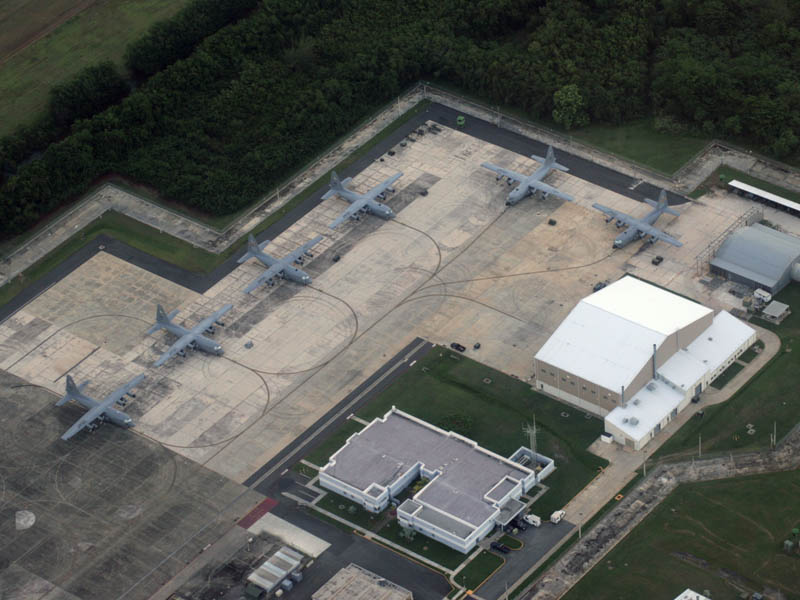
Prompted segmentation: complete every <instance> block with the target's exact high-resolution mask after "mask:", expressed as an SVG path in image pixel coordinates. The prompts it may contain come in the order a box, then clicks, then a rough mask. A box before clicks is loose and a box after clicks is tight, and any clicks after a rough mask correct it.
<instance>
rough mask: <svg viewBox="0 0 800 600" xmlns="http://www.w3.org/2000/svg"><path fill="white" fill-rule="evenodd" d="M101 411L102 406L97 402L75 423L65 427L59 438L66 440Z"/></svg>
mask: <svg viewBox="0 0 800 600" xmlns="http://www.w3.org/2000/svg"><path fill="white" fill-rule="evenodd" d="M102 412H103V408H102V407H101V406H100V405H99V404H98V405H97V406H95V407H94V408H93V409H92V410H90V411H89V412H87V413H86V414H84V415H83V416H82V417H81V418H80V419H78V420H77V421H75V423H74V424H73V425H72V427H70V428H69V429H67V430H66V431H65V432H64V434H63V435H62V436H61V439H62V440H64V441H67V440H68V439H70V438H71V437H72V436H74V435H75V434H76V433H78V432H79V431H81V430H82V429H83V428H84V427H86V426H87V425H88V424H89V423H91V422H92V421H94V420H95V419H96V418H97V417H99V416H100V414H101V413H102Z"/></svg>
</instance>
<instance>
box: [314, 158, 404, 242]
mask: <svg viewBox="0 0 800 600" xmlns="http://www.w3.org/2000/svg"><path fill="white" fill-rule="evenodd" d="M402 176H403V174H402V173H398V174H397V175H392V176H391V177H389V179H387V180H386V181H384V182H382V183H380V184H378V185H377V186H375V187H374V188H372V189H371V190H370V191H368V192H367V193H366V194H359V193H358V192H354V191H353V190H349V189H347V187H346V186H347V184H348V183H350V182H351V181H352V178H351V177H348V178H347V179H345V180H344V181H339V176H338V175H337V174H336V171H334V172H333V173H332V174H331V189H330V190H329V191H327V192H325V195H324V196H323V197H322V199H323V200H326V199H328V198H330V197H331V196H335V195H336V194H338V195H339V196H341V197H342V198H344V199H345V200H347V201H348V202H349V203H350V206H348V207H347V210H346V211H344V212H343V213H342V214H341V215H340V216H339V218H338V219H336V220H335V221H334V222H333V223H331V224H330V225H329V227H330V228H331V229H335V228H336V227H338V226H339V225H341V224H342V223H344V222H345V221H346V220H347V219H354V220H356V221H358V220H360V219H361V215H362V214H365V213H371V214H373V215H376V216H378V217H380V218H381V219H393V218H394V212H392V209H391V208H389V207H388V206H386V205H385V204H381V203H380V202H378V201H377V200H375V199H376V198H380V199H381V200H383V199H384V198H385V195H386V192H387V191H389V192H394V190H393V189H392V188H391V187H390V186H391V185H392V184H393V183H394V182H395V181H397V180H398V179H400V178H401V177H402Z"/></svg>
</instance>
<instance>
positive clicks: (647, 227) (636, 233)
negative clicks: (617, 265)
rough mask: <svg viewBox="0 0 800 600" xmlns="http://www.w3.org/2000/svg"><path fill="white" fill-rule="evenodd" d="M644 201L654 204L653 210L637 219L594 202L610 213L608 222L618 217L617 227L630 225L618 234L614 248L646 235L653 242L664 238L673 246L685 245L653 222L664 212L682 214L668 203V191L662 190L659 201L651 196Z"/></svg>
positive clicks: (593, 206) (601, 209) (593, 205)
mask: <svg viewBox="0 0 800 600" xmlns="http://www.w3.org/2000/svg"><path fill="white" fill-rule="evenodd" d="M644 201H645V202H647V204H649V205H650V206H652V207H653V210H651V211H650V212H649V213H648V214H647V215H645V216H644V217H643V218H642V219H635V218H634V217H632V216H630V215H626V214H625V213H623V212H619V211H618V210H614V209H613V208H609V207H607V206H603V205H602V204H597V203H595V204H592V208H596V209H597V210H599V211H600V212H603V213H605V214H606V215H608V216H607V217H606V223H610V222H611V221H613V220H615V219H616V221H617V223H616V225H617V228H620V227H622V226H623V225H627V226H628V228H627V229H626V230H625V231H623V232H622V233H621V234H620V235H618V236H617V239H615V240H614V248H624V247H625V246H627V245H628V244H630V243H631V242H632V241H634V240H638V239H641V238H643V237H644V236H646V235H649V236H650V240H649V241H650V243H651V244H654V243H655V241H656V240H663V241H665V242H668V243H670V244H672V245H673V246H678V247H679V248H680V247H681V246H683V244H682V243H681V242H679V241H678V240H676V239H675V238H674V237H671V236H669V235H667V234H666V233H664V232H663V231H661V230H660V229H656V228H655V227H653V223H655V222H656V221H657V220H658V217H660V216H661V215H663V214H664V213H667V214H670V215H675V216H676V217H677V216H679V215H680V213H679V212H676V211H675V210H673V209H671V208H670V207H669V205H668V203H667V192H665V191H664V190H661V194H659V196H658V202H655V201H654V200H651V199H650V198H645V199H644Z"/></svg>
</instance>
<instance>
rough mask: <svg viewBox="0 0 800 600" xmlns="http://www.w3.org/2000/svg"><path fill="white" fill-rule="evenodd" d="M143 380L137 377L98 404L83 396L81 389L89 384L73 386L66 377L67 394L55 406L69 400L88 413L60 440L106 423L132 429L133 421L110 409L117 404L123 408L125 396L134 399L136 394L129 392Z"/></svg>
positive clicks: (86, 382) (120, 412)
mask: <svg viewBox="0 0 800 600" xmlns="http://www.w3.org/2000/svg"><path fill="white" fill-rule="evenodd" d="M143 379H144V375H137V376H136V377H134V378H133V379H131V380H130V381H129V382H128V383H126V384H125V385H123V386H121V387H118V388H117V389H116V390H114V391H113V392H111V393H110V394H109V395H108V396H106V398H105V399H104V400H103V401H102V402H98V401H97V400H93V399H92V398H89V396H86V395H84V394H83V388H85V387H86V384H88V383H89V382H88V381H84V382H83V383H82V384H80V385H75V382H74V381H73V380H72V377H70V376H69V375H67V393H66V395H65V396H64V397H63V398H61V400H59V401H58V402H56V406H63V405H64V404H66V403H67V402H69V401H70V400H75V401H76V402H77V403H78V404H80V405H81V406H83V407H84V408H88V409H89V411H88V412H87V413H86V414H85V415H83V416H82V417H81V418H80V419H78V420H77V421H76V422H75V424H74V425H73V426H72V427H70V428H69V429H67V431H66V432H64V435H62V436H61V439H62V440H68V439H70V438H71V437H72V436H74V435H75V434H76V433H78V432H79V431H81V430H82V429H88V430H89V431H94V430H95V429H97V428H98V427H100V425H102V424H103V423H105V422H106V421H108V422H109V423H113V424H114V425H116V426H117V427H123V428H125V429H127V428H128V427H133V425H134V423H133V419H131V418H130V417H129V416H128V415H126V414H125V413H124V412H122V411H121V410H117V409H116V408H112V406H113V405H114V404H118V405H119V406H123V407H124V406H125V405H126V404H127V403H128V400H127V399H126V398H125V396H126V395H127V396H130V397H131V398H135V397H136V394H132V393H131V390H132V389H133V388H135V387H136V386H137V385H139V384H140V383H141V382H142V380H143Z"/></svg>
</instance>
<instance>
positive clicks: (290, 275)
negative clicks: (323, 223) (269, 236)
mask: <svg viewBox="0 0 800 600" xmlns="http://www.w3.org/2000/svg"><path fill="white" fill-rule="evenodd" d="M321 241H322V236H321V235H318V236H317V237H315V238H314V239H313V240H311V241H310V242H307V243H305V244H303V245H302V246H300V247H299V248H297V249H296V250H293V251H292V252H290V253H289V254H287V255H286V256H284V257H283V258H274V257H272V256H270V255H269V254H267V253H266V252H262V250H263V249H264V247H265V246H266V245H267V244H269V240H267V241H265V242H261V243H260V244H259V243H257V242H256V238H254V237H253V235H252V234H250V235H249V236H248V238H247V252H246V253H245V254H244V256H242V257H241V258H240V259H239V261H238V262H239V264H242V263H243V262H245V261H247V260H249V259H250V258H256V259H258V261H259V262H260V263H261V264H262V265H264V266H265V267H267V270H266V271H264V272H263V273H262V274H261V275H259V276H258V277H256V278H255V279H254V280H253V281H252V282H251V283H250V284H249V285H248V286H247V287H246V288H244V291H245V292H246V293H248V294H249V293H250V292H252V291H253V290H254V289H256V288H257V287H258V286H260V285H264V284H265V283H266V284H267V285H269V286H270V287H272V286H273V285H275V277H283V278H284V279H289V280H290V281H294V282H296V283H302V284H303V285H308V284H309V283H311V277H309V275H308V274H307V273H306V272H305V271H301V270H300V269H298V268H297V267H295V266H293V265H292V263H295V262H296V263H297V264H299V265H302V264H303V255H305V256H308V257H309V258H311V257H312V256H313V254H311V252H309V250H311V248H313V247H314V246H316V245H317V244H318V243H319V242H321Z"/></svg>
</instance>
